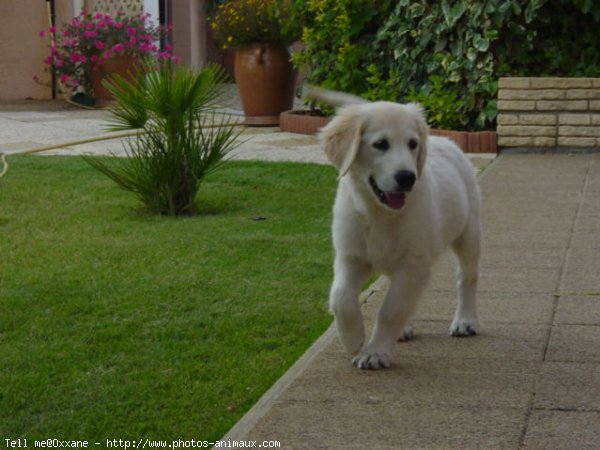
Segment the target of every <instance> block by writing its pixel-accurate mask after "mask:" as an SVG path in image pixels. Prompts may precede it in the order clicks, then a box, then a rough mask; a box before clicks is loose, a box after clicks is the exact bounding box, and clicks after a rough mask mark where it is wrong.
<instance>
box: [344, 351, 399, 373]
mask: <svg viewBox="0 0 600 450" xmlns="http://www.w3.org/2000/svg"><path fill="white" fill-rule="evenodd" d="M352 364H354V365H355V366H356V367H358V368H359V369H368V370H378V369H387V368H388V367H390V365H391V364H390V356H389V355H388V354H387V353H372V352H368V351H362V352H360V353H359V354H358V355H356V356H355V357H354V359H353V360H352Z"/></svg>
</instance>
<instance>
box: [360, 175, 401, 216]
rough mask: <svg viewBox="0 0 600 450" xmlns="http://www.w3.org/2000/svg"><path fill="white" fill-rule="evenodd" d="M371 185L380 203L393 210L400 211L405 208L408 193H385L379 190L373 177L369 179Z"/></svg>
mask: <svg viewBox="0 0 600 450" xmlns="http://www.w3.org/2000/svg"><path fill="white" fill-rule="evenodd" d="M369 184H370V185H371V189H373V192H374V193H375V195H376V196H377V198H378V199H379V201H380V202H381V203H383V204H384V205H386V206H387V207H389V208H391V209H400V208H402V207H403V206H404V203H405V202H406V192H384V191H382V190H381V189H379V186H377V183H376V182H375V178H373V177H372V176H370V177H369Z"/></svg>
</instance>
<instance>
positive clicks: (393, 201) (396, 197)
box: [386, 192, 406, 209]
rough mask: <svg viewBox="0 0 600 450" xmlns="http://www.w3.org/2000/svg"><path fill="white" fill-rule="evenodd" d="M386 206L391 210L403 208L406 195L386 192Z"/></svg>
mask: <svg viewBox="0 0 600 450" xmlns="http://www.w3.org/2000/svg"><path fill="white" fill-rule="evenodd" d="M386 201H387V205H388V206H389V207H390V208H392V209H400V208H402V207H403V206H404V202H405V201H406V194H405V193H403V192H401V193H399V194H396V193H391V192H387V193H386Z"/></svg>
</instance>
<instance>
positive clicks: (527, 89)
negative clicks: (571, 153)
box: [497, 77, 600, 147]
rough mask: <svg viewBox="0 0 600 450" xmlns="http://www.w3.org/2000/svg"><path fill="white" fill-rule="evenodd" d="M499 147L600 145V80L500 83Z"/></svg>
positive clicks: (505, 80)
mask: <svg viewBox="0 0 600 450" xmlns="http://www.w3.org/2000/svg"><path fill="white" fill-rule="evenodd" d="M498 88H499V90H498V118H497V122H498V127H497V131H498V145H499V146H501V147H598V146H600V78H553V77H548V78H546V77H543V78H525V77H514V78H500V79H499V81H498Z"/></svg>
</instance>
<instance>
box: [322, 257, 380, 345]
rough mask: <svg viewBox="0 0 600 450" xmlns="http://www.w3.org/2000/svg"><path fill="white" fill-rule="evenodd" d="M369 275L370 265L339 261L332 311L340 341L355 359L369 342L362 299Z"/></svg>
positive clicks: (331, 304) (336, 263) (330, 296)
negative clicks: (361, 308) (367, 341)
mask: <svg viewBox="0 0 600 450" xmlns="http://www.w3.org/2000/svg"><path fill="white" fill-rule="evenodd" d="M369 273H370V268H369V267H368V266H367V265H366V264H362V263H360V262H356V261H348V260H345V259H343V258H339V259H338V258H336V261H335V264H334V279H333V285H332V286H331V292H330V294H329V309H330V310H331V312H332V313H333V314H334V316H335V324H336V327H337V331H338V335H339V337H340V341H342V344H343V345H344V347H345V348H346V350H347V351H348V352H349V353H350V354H352V355H355V354H356V353H358V352H359V350H360V349H361V347H362V345H363V343H364V341H365V325H364V323H363V316H362V313H361V311H360V304H359V300H358V298H359V296H360V291H361V289H362V286H363V284H364V283H365V281H366V279H367V277H368V276H369Z"/></svg>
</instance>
